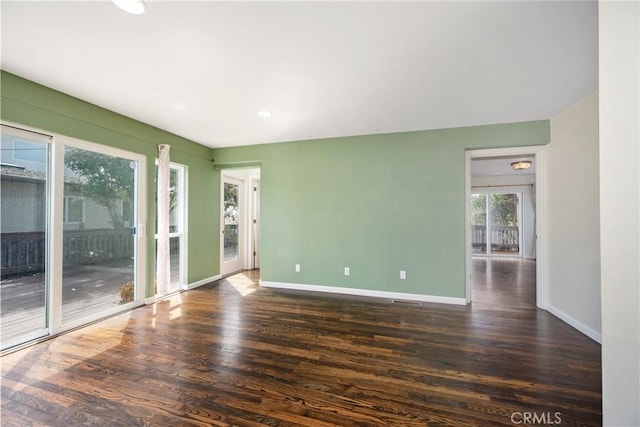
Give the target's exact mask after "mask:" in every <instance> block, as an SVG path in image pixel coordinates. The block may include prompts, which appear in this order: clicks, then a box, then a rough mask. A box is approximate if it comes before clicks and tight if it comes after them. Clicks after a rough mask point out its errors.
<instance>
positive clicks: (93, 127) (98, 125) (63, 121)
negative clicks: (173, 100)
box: [0, 71, 220, 295]
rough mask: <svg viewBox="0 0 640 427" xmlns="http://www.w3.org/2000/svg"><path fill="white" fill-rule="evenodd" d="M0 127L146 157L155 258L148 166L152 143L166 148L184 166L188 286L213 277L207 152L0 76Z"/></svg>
mask: <svg viewBox="0 0 640 427" xmlns="http://www.w3.org/2000/svg"><path fill="white" fill-rule="evenodd" d="M0 78H1V81H0V83H1V85H2V86H1V87H2V96H1V102H2V104H1V111H0V116H1V118H2V120H3V122H12V123H15V124H22V125H25V126H28V127H32V128H37V129H41V130H42V131H45V132H53V133H57V134H60V135H65V136H69V137H73V138H77V139H81V140H85V141H89V142H94V143H99V144H103V145H107V146H110V147H116V148H120V149H123V150H127V151H131V152H134V153H140V154H143V155H145V156H146V158H147V176H146V180H147V188H148V189H149V191H148V194H147V216H148V218H147V230H148V232H147V235H148V238H147V253H148V254H154V253H155V241H154V237H153V233H152V232H151V231H152V230H153V229H154V227H155V226H154V224H155V196H154V191H153V189H154V188H155V184H154V173H155V169H154V164H155V163H154V162H155V159H156V158H157V156H158V150H157V146H158V144H161V143H162V144H169V145H171V151H170V155H171V160H172V161H174V162H177V163H182V164H184V165H186V166H187V174H188V182H187V186H188V233H187V244H188V246H187V247H188V253H189V257H188V258H189V262H188V267H187V272H188V273H187V274H188V282H189V283H193V282H195V281H198V280H201V279H205V278H208V277H211V276H214V275H217V274H219V272H220V271H219V262H220V261H219V260H220V245H219V235H218V228H219V226H218V224H219V223H220V214H219V210H220V209H219V205H220V203H219V200H220V177H219V173H218V172H217V171H216V170H215V169H214V167H213V166H212V164H211V149H210V148H208V147H205V146H203V145H200V144H197V143H195V142H193V141H190V140H187V139H184V138H181V137H179V136H176V135H173V134H171V133H168V132H165V131H163V130H160V129H158V128H155V127H152V126H149V125H146V124H144V123H141V122H139V121H136V120H133V119H130V118H128V117H125V116H123V115H120V114H117V113H114V112H112V111H109V110H106V109H104V108H101V107H98V106H96V105H93V104H90V103H88V102H85V101H82V100H80V99H77V98H74V97H72V96H69V95H66V94H64V93H61V92H58V91H55V90H53V89H50V88H47V87H45V86H42V85H39V84H37V83H34V82H32V81H29V80H26V79H23V78H21V77H19V76H16V75H14V74H11V73H8V72H5V71H2V73H1V77H0ZM153 270H154V263H153V259H152V258H151V257H150V258H149V260H148V262H147V278H148V280H147V284H146V288H147V295H152V294H153V280H149V278H153V277H154V271H153Z"/></svg>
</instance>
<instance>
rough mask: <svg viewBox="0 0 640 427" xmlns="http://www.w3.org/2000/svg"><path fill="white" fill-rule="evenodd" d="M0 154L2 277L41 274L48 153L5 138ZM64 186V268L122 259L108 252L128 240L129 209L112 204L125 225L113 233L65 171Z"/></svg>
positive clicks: (102, 209)
mask: <svg viewBox="0 0 640 427" xmlns="http://www.w3.org/2000/svg"><path fill="white" fill-rule="evenodd" d="M1 148H2V156H1V158H0V191H1V194H2V205H1V209H0V231H1V233H2V277H6V276H9V275H16V274H24V273H33V272H40V271H42V269H43V266H44V255H43V254H44V245H45V239H46V237H45V230H46V223H45V216H46V212H47V209H46V205H47V200H46V185H47V152H46V150H44V149H43V146H42V144H36V143H33V142H30V141H26V140H22V139H20V138H18V137H15V136H12V135H7V134H3V135H2V141H1ZM64 181H65V190H64V200H63V203H64V207H63V216H64V218H63V230H64V234H65V239H64V241H65V243H64V246H65V247H64V259H65V262H67V263H86V262H90V261H91V260H92V259H93V260H94V261H95V259H96V257H97V258H99V259H105V258H115V257H120V256H122V255H123V254H122V251H120V250H115V251H114V250H113V246H114V245H113V244H112V243H113V242H112V241H113V239H116V238H117V239H119V240H127V239H126V238H125V236H128V235H129V232H130V230H129V227H130V225H131V223H132V221H131V215H132V209H131V205H130V203H129V202H128V201H126V200H118V201H117V202H116V204H117V206H118V207H119V210H120V212H119V213H120V215H121V218H123V219H124V220H123V228H121V229H120V230H114V227H113V221H112V219H111V215H110V214H109V212H108V211H107V209H106V208H105V207H104V206H102V205H101V204H99V203H97V202H96V201H94V200H92V199H91V198H88V197H85V196H84V195H83V194H82V191H81V188H80V186H81V185H82V183H83V181H84V178H83V177H81V176H80V175H79V174H78V173H76V172H74V171H73V170H71V169H69V168H68V167H65V178H64ZM116 235H117V236H119V237H116ZM105 239H106V240H108V241H107V242H105ZM116 246H122V245H116ZM124 246H125V248H128V247H129V246H130V245H128V244H125V245H124ZM124 252H125V253H126V252H129V250H128V249H125V251H124Z"/></svg>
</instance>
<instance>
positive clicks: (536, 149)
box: [464, 145, 547, 309]
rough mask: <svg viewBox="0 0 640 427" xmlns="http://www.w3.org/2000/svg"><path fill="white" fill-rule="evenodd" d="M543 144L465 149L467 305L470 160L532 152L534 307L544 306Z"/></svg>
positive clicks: (467, 289) (468, 285) (468, 288)
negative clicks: (534, 205) (534, 196)
mask: <svg viewBox="0 0 640 427" xmlns="http://www.w3.org/2000/svg"><path fill="white" fill-rule="evenodd" d="M544 149H545V146H544V145H535V146H526V147H509V148H492V149H480V150H466V151H465V197H464V212H465V269H466V271H465V293H466V299H467V304H469V303H470V302H471V299H472V298H471V274H472V272H473V266H472V259H471V258H472V254H471V193H472V191H471V159H472V158H473V159H479V158H483V157H497V156H523V155H531V154H533V155H535V169H536V170H535V186H536V208H535V213H536V235H535V236H534V239H535V246H536V306H538V307H539V308H542V309H546V307H547V299H546V290H545V280H544V278H545V276H544V249H545V246H544V244H545V241H546V239H545V228H544V222H545V217H546V211H545V203H544V201H545V199H544V153H545V151H544Z"/></svg>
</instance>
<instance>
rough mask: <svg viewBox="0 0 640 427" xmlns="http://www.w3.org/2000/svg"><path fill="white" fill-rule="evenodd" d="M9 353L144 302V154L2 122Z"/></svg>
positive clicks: (2, 290) (1, 288)
mask: <svg viewBox="0 0 640 427" xmlns="http://www.w3.org/2000/svg"><path fill="white" fill-rule="evenodd" d="M1 143H2V157H1V167H0V170H1V172H2V174H1V180H0V183H1V186H2V188H1V193H0V194H1V197H2V200H1V203H0V206H1V212H0V214H1V218H0V224H1V231H2V240H1V243H2V245H1V246H2V282H1V285H0V301H1V313H0V322H1V323H0V328H1V330H2V331H1V332H2V343H1V347H2V350H4V349H7V348H10V347H14V346H16V345H20V344H22V343H25V342H28V341H31V340H34V339H37V338H39V337H43V336H47V335H49V334H52V333H57V332H61V331H63V330H67V329H70V328H74V327H77V326H80V325H83V324H85V323H88V322H91V321H94V320H97V319H100V318H102V317H106V316H109V315H111V314H114V313H117V312H119V311H122V310H125V309H126V308H128V307H131V306H132V305H133V304H141V303H142V301H143V298H144V289H143V288H144V287H143V286H142V283H144V269H143V268H138V265H139V264H140V263H141V262H142V260H143V259H144V249H145V245H144V244H143V243H144V232H143V233H139V228H140V226H139V225H138V224H144V223H145V212H144V206H145V204H144V199H143V198H142V195H144V194H145V190H144V180H142V179H139V177H140V176H144V168H145V157H144V156H142V155H138V154H134V153H129V152H126V151H122V150H117V149H113V148H110V147H105V146H101V145H97V144H92V143H88V142H84V141H77V140H72V139H69V138H63V137H53V136H47V135H43V134H41V133H36V132H30V131H27V130H23V129H17V128H14V127H11V126H5V125H2V139H1Z"/></svg>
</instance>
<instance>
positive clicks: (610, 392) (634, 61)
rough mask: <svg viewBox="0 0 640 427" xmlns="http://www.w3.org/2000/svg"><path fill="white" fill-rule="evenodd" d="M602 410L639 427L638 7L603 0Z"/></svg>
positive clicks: (609, 418)
mask: <svg viewBox="0 0 640 427" xmlns="http://www.w3.org/2000/svg"><path fill="white" fill-rule="evenodd" d="M599 15H600V16H599V21H600V22H599V25H600V171H601V173H600V212H601V218H600V220H601V223H600V229H601V238H600V239H601V247H602V254H601V255H602V258H601V265H602V276H601V277H602V410H603V421H604V425H606V426H639V425H640V316H639V314H638V313H639V312H640V290H639V287H640V172H639V171H640V148H639V145H640V124H639V123H638V122H639V121H640V3H639V2H637V1H631V2H608V1H606V2H600V4H599Z"/></svg>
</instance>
